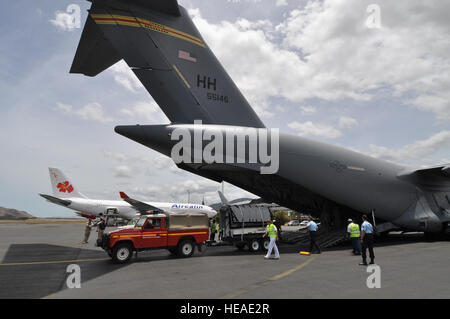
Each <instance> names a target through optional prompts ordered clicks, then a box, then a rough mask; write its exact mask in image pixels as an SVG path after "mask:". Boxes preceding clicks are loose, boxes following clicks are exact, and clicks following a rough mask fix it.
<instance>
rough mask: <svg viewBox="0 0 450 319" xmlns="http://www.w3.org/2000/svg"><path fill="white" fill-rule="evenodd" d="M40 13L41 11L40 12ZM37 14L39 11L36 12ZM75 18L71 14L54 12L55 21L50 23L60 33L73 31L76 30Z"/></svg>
mask: <svg viewBox="0 0 450 319" xmlns="http://www.w3.org/2000/svg"><path fill="white" fill-rule="evenodd" d="M40 12H41V13H42V11H40ZM38 13H39V11H38ZM74 19H75V17H74V15H72V14H69V13H66V12H61V11H56V12H55V19H52V20H50V23H51V24H53V25H54V26H55V27H56V28H58V29H59V30H61V31H74V30H75V29H77V28H78V26H77V24H76V23H75V21H74Z"/></svg>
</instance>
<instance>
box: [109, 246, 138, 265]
mask: <svg viewBox="0 0 450 319" xmlns="http://www.w3.org/2000/svg"><path fill="white" fill-rule="evenodd" d="M132 255H133V248H132V246H131V245H130V244H129V243H119V244H117V245H116V246H114V249H113V252H112V259H113V260H114V262H116V263H118V264H124V263H127V262H128V261H129V260H130V258H131V256H132Z"/></svg>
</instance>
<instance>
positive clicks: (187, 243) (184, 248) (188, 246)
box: [178, 239, 194, 258]
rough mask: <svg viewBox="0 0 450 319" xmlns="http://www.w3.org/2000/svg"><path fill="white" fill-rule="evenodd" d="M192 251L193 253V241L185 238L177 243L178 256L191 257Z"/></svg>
mask: <svg viewBox="0 0 450 319" xmlns="http://www.w3.org/2000/svg"><path fill="white" fill-rule="evenodd" d="M193 253H194V243H193V242H192V240H189V239H185V240H182V241H181V242H180V243H179V244H178V255H179V256H181V257H183V258H187V257H191V256H192V254H193Z"/></svg>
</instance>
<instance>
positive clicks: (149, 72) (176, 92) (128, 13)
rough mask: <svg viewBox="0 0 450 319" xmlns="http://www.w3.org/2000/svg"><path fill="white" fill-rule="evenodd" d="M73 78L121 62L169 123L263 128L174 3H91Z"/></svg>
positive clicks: (133, 0) (156, 0) (95, 0)
mask: <svg viewBox="0 0 450 319" xmlns="http://www.w3.org/2000/svg"><path fill="white" fill-rule="evenodd" d="M91 1H92V7H91V9H90V10H89V18H88V20H87V22H86V25H85V28H84V31H83V34H82V37H81V40H80V44H79V47H78V50H77V53H76V55H75V59H74V62H73V66H72V70H71V72H72V73H82V74H85V75H88V76H94V75H96V74H98V73H100V72H101V71H103V70H105V69H106V68H108V67H109V66H111V65H112V64H114V63H115V62H117V61H119V60H120V59H124V60H125V62H126V63H127V64H128V66H129V67H130V68H131V69H132V70H133V72H134V73H135V74H136V76H137V77H138V79H139V80H140V81H141V83H142V84H143V85H144V87H145V88H146V89H147V91H148V92H149V93H150V94H151V95H152V97H153V98H154V100H155V101H156V102H157V103H158V105H159V106H160V107H161V109H162V110H163V112H164V113H165V114H166V115H167V117H168V118H169V119H170V121H171V122H172V123H193V122H194V121H195V120H201V121H202V123H203V124H222V125H236V126H248V127H257V128H264V124H263V123H262V122H261V120H260V119H259V117H258V116H257V115H256V113H255V112H254V110H253V109H252V108H251V107H250V105H249V104H248V102H247V100H246V99H245V98H244V96H243V95H242V94H241V92H240V91H239V89H238V88H237V87H236V85H235V84H234V82H233V80H232V79H231V78H230V76H229V75H228V74H227V72H226V71H225V69H224V68H223V67H222V65H221V64H220V62H219V61H218V60H217V58H216V57H215V56H214V54H213V52H212V51H211V50H210V49H209V47H208V45H207V44H206V43H205V41H204V40H203V38H202V36H201V35H200V33H199V31H198V30H197V28H196V27H195V25H194V23H193V22H192V20H191V18H190V17H189V15H188V13H187V11H186V10H185V9H184V8H183V7H180V6H178V3H177V1H176V0H153V1H144V0H129V1H125V0H111V1H102V0H91Z"/></svg>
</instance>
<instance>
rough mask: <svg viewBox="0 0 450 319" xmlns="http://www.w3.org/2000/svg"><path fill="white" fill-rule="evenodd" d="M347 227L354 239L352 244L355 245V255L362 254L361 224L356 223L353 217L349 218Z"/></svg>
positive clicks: (348, 232)
mask: <svg viewBox="0 0 450 319" xmlns="http://www.w3.org/2000/svg"><path fill="white" fill-rule="evenodd" d="M348 222H349V223H350V224H348V227H347V234H348V236H349V237H350V239H351V240H352V246H353V254H354V255H361V242H360V237H361V232H360V230H359V225H358V224H356V223H354V222H353V220H352V219H349V220H348Z"/></svg>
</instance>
